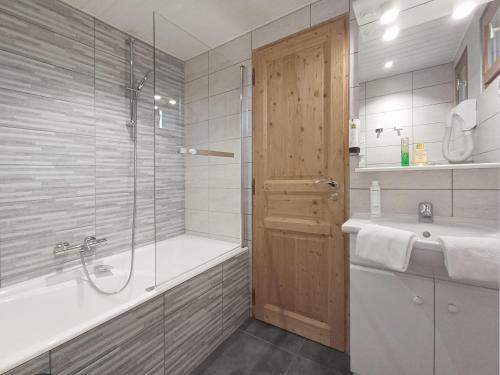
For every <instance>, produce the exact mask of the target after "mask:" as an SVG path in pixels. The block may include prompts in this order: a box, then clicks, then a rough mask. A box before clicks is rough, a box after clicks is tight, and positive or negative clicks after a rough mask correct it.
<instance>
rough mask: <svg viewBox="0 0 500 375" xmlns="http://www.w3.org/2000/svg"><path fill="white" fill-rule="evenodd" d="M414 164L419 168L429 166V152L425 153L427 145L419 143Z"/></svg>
mask: <svg viewBox="0 0 500 375" xmlns="http://www.w3.org/2000/svg"><path fill="white" fill-rule="evenodd" d="M413 162H414V163H415V165H418V166H422V165H427V152H425V145H424V144H423V143H417V146H416V148H415V155H414V157H413Z"/></svg>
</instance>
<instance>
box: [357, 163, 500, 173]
mask: <svg viewBox="0 0 500 375" xmlns="http://www.w3.org/2000/svg"><path fill="white" fill-rule="evenodd" d="M486 168H500V163H477V164H474V163H469V164H436V165H424V166H409V167H400V166H397V167H365V168H356V169H355V171H356V172H399V171H436V170H440V169H442V170H446V169H486Z"/></svg>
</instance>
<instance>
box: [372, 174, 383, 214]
mask: <svg viewBox="0 0 500 375" xmlns="http://www.w3.org/2000/svg"><path fill="white" fill-rule="evenodd" d="M370 215H371V217H380V216H381V215H382V207H381V203H380V185H379V184H378V181H372V186H371V187H370Z"/></svg>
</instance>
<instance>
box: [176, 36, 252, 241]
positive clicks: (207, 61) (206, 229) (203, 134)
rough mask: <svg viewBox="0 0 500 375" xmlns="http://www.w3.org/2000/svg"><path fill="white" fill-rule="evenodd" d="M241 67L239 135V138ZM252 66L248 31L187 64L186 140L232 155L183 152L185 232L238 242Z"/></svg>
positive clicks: (247, 152) (248, 149)
mask: <svg viewBox="0 0 500 375" xmlns="http://www.w3.org/2000/svg"><path fill="white" fill-rule="evenodd" d="M240 66H244V67H245V68H244V69H245V70H244V80H243V82H244V90H243V93H244V95H243V102H244V105H243V117H244V120H245V125H244V129H245V131H244V134H243V138H241V136H240ZM251 70H252V68H251V38H250V34H246V35H243V36H242V37H240V38H237V39H234V40H232V41H230V42H229V43H227V44H224V45H222V46H220V47H218V48H216V49H213V50H210V51H209V52H207V53H204V54H202V55H200V56H197V57H195V58H194V59H192V60H189V61H187V62H186V144H187V145H188V146H189V147H195V148H200V149H209V150H214V151H225V152H232V153H234V155H235V157H234V158H225V157H206V156H192V155H188V156H186V163H187V165H186V230H187V231H188V232H189V233H193V234H200V235H204V236H210V237H216V238H220V239H227V240H231V241H235V242H239V241H240V217H241V216H240V212H241V203H240V202H241V163H242V155H241V142H243V146H244V155H243V163H246V164H249V163H251V157H252V155H251V140H252V138H251V133H250V129H251V124H252V120H251V115H252V102H251V99H252V95H251V83H252V82H251ZM246 164H245V165H246ZM245 192H246V197H247V199H248V200H249V201H251V200H250V199H251V190H250V189H245ZM250 206H251V205H250ZM249 208H250V209H251V207H249Z"/></svg>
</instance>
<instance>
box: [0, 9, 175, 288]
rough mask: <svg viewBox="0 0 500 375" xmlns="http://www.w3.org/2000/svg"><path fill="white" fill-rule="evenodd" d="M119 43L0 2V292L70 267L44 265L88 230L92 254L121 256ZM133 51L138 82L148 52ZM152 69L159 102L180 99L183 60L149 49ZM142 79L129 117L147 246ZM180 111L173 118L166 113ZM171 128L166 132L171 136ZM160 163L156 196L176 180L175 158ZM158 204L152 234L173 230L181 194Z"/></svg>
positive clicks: (75, 22)
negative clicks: (93, 239) (57, 248)
mask: <svg viewBox="0 0 500 375" xmlns="http://www.w3.org/2000/svg"><path fill="white" fill-rule="evenodd" d="M127 39H128V36H127V35H126V34H124V33H122V32H120V31H118V30H116V29H113V28H111V27H110V26H108V25H106V24H104V23H102V22H100V21H98V20H96V19H94V18H92V17H90V16H88V15H86V14H84V13H81V12H79V11H77V10H74V9H73V8H70V7H68V6H66V5H64V4H63V3H61V2H59V1H56V0H16V1H1V2H0V87H1V90H0V281H1V286H6V285H9V284H12V283H15V282H19V281H23V280H26V279H29V278H32V277H36V276H39V275H42V274H45V273H47V272H50V271H53V270H55V269H57V268H58V267H60V266H62V265H63V264H67V263H68V262H71V261H73V260H75V259H76V256H77V254H75V255H73V256H67V257H66V256H65V257H62V258H57V259H55V258H54V256H53V253H52V252H53V248H54V245H55V244H56V243H57V242H59V241H68V242H70V243H81V242H82V240H83V238H84V237H85V236H88V235H94V234H95V235H97V236H98V237H106V238H108V240H109V244H108V245H107V246H106V247H105V248H102V250H101V254H107V253H111V252H116V251H125V250H127V249H129V248H130V242H131V241H130V237H131V230H130V227H131V212H132V211H131V207H132V205H131V203H132V195H131V191H132V183H133V178H132V176H133V174H132V169H131V166H132V160H133V159H132V155H133V153H132V142H131V140H130V136H129V133H128V130H127V128H126V126H125V124H126V122H127V121H128V114H129V100H128V93H127V90H125V86H126V85H127V84H128V71H127V68H128V65H127V59H128V51H129V47H128V45H127V43H126V41H127ZM135 48H136V54H135V60H136V69H135V73H136V80H138V79H140V78H141V77H142V75H144V74H145V73H146V72H148V71H151V70H153V69H154V65H153V48H152V47H151V46H148V45H146V44H145V43H142V42H140V41H137V43H136V45H135ZM157 66H158V67H160V68H161V69H159V71H160V74H159V75H158V77H157V86H158V87H160V89H164V90H167V91H168V90H170V91H171V92H168V93H167V92H164V93H163V94H164V95H177V96H179V97H180V98H182V96H183V94H182V87H183V76H184V70H183V69H184V68H183V64H182V63H181V62H180V61H178V60H176V59H174V58H172V57H170V56H168V55H166V54H162V53H158V54H157ZM162 80H165V82H164V84H162V82H161V81H162ZM152 82H153V80H149V81H148V83H147V84H146V86H145V87H144V90H143V92H142V94H141V98H140V102H139V111H138V122H139V125H138V129H139V137H138V160H139V172H138V175H139V180H138V188H139V194H138V217H137V244H139V245H141V244H146V243H150V242H153V241H154V232H155V228H154V189H153V187H154V172H155V171H154V159H155V154H154V142H155V139H154V138H155V137H154V130H153V129H154V112H153V105H154V100H153V84H152ZM167 112H168V111H167ZM181 115H182V113H179V112H178V111H177V110H176V111H174V112H173V113H171V114H170V115H169V116H167V117H169V118H172V117H174V118H175V117H176V116H177V117H179V116H181ZM180 120H182V118H181V119H180ZM180 120H179V121H178V122H175V121H174V122H172V123H171V124H172V126H171V128H170V129H169V131H171V132H177V133H178V135H179V137H182V136H183V135H182V128H179V127H177V126H176V125H177V124H178V123H179V122H181V121H180ZM161 139H164V140H165V145H166V146H168V145H170V143H168V142H175V140H174V141H172V139H170V138H169V140H168V141H167V140H166V137H164V138H161V137H157V140H156V142H157V146H158V142H160V141H161ZM177 139H178V138H176V140H177ZM178 143H180V142H178ZM159 148H160V147H157V149H159ZM163 160H165V163H164V164H160V165H159V167H158V168H159V169H157V172H160V173H157V174H158V176H159V177H160V176H161V175H162V174H161V172H162V169H161V168H163V167H165V168H166V167H167V166H168V167H169V172H168V174H169V179H167V180H164V184H163V185H161V186H158V185H159V183H158V181H157V187H159V188H160V189H161V188H164V187H165V188H167V187H168V184H169V183H170V182H171V181H172V180H176V181H180V184H183V182H182V181H183V179H184V178H183V176H184V175H183V167H182V166H183V164H182V162H183V161H182V160H181V159H172V158H169V155H166V157H165V158H164V159H163ZM175 166H177V168H175ZM163 173H165V174H166V173H167V172H166V171H165V172H163ZM176 186H178V185H176ZM179 189H180V187H179ZM182 191H183V189H182ZM170 199H171V200H172V199H173V203H174V205H173V207H174V208H173V209H170V210H169V215H167V216H168V223H169V225H168V226H161V227H159V228H158V229H157V231H159V233H160V234H161V233H163V231H166V233H168V235H173V234H175V233H172V228H174V232H182V231H183V221H184V211H183V194H178V195H176V196H175V197H174V198H170ZM169 203H172V201H171V202H169ZM159 206H160V210H159V211H160V212H161V208H162V207H163V206H162V203H161V202H160V203H159ZM172 223H175V224H172Z"/></svg>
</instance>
